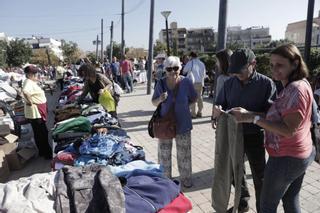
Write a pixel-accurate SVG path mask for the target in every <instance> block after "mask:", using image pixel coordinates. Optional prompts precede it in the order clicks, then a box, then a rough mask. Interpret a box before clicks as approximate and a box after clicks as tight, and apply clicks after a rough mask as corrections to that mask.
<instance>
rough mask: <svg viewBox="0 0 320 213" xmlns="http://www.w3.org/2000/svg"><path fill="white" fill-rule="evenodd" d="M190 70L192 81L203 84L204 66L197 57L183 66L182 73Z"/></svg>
mask: <svg viewBox="0 0 320 213" xmlns="http://www.w3.org/2000/svg"><path fill="white" fill-rule="evenodd" d="M188 72H192V74H193V77H194V83H201V84H202V86H203V85H204V78H205V75H206V67H205V65H204V63H202V61H200V60H199V59H198V58H194V59H191V60H190V61H189V62H188V63H187V64H186V65H185V66H184V68H183V73H184V74H187V73H188Z"/></svg>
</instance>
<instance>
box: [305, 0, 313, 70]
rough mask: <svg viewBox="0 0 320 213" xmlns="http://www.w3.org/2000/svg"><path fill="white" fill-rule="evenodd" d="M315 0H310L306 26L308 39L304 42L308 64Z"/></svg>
mask: <svg viewBox="0 0 320 213" xmlns="http://www.w3.org/2000/svg"><path fill="white" fill-rule="evenodd" d="M313 11H314V0H309V1H308V14H307V26H306V39H305V44H304V60H305V61H306V63H307V64H309V61H310V49H311V41H312V23H313Z"/></svg>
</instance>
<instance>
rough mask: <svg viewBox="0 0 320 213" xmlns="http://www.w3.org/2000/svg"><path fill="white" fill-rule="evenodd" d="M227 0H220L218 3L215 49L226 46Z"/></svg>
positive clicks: (218, 49)
mask: <svg viewBox="0 0 320 213" xmlns="http://www.w3.org/2000/svg"><path fill="white" fill-rule="evenodd" d="M227 9H228V0H220V5H219V23H218V45H217V51H220V50H222V49H225V48H226V43H227V28H226V26H227V12H228V10H227Z"/></svg>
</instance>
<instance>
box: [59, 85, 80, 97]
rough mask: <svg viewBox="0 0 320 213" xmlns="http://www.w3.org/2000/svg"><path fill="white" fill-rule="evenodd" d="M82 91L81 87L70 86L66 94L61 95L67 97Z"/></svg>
mask: <svg viewBox="0 0 320 213" xmlns="http://www.w3.org/2000/svg"><path fill="white" fill-rule="evenodd" d="M81 89H82V87H81V86H79V85H75V86H70V87H68V89H67V90H66V91H65V92H63V93H62V94H61V95H62V96H65V95H67V96H68V95H70V94H71V93H72V92H73V91H75V90H81Z"/></svg>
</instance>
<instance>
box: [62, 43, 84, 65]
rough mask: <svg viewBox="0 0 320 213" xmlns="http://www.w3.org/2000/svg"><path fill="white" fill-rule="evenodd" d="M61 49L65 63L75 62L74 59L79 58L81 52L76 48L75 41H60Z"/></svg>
mask: <svg viewBox="0 0 320 213" xmlns="http://www.w3.org/2000/svg"><path fill="white" fill-rule="evenodd" d="M61 49H62V53H63V57H64V60H65V61H66V62H67V63H76V61H77V60H78V59H79V58H80V55H81V53H80V50H79V48H78V44H77V43H75V42H72V41H69V42H65V41H62V46H61Z"/></svg>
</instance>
